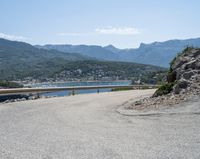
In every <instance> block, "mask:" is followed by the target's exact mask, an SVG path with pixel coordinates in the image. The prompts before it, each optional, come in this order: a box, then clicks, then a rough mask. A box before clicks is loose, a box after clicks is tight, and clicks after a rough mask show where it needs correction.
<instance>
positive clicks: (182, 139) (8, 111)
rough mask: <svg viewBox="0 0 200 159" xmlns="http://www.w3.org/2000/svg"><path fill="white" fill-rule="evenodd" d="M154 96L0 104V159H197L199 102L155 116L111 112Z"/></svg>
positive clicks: (132, 94) (133, 94)
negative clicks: (121, 106) (129, 103)
mask: <svg viewBox="0 0 200 159" xmlns="http://www.w3.org/2000/svg"><path fill="white" fill-rule="evenodd" d="M153 91H154V90H137V91H124V92H112V93H100V94H90V95H88V94H87V95H86V94H85V95H76V96H71V97H59V98H50V99H39V100H34V101H24V102H16V103H8V104H0V159H7V158H8V159H29V158H30V159H137V158H139V159H144V158H145V159H156V158H158V159H160V158H163V159H166V158H169V159H173V158H174V159H177V158H180V159H195V158H196V159H199V158H200V108H199V107H200V103H199V101H194V102H191V103H188V104H186V105H183V106H179V107H178V109H174V110H173V109H171V110H170V111H168V110H166V111H164V112H165V113H162V114H158V115H155V114H154V115H145V116H142V115H141V116H140V115H138V116H137V115H133V116H131V115H130V114H129V115H128V116H126V115H121V114H120V113H118V112H117V111H116V110H117V109H118V107H119V106H120V105H121V104H122V103H124V102H125V101H127V100H129V99H131V98H135V99H138V98H141V97H144V96H149V95H151V94H152V93H153ZM172 112H174V113H172Z"/></svg>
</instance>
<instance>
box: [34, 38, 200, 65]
mask: <svg viewBox="0 0 200 159" xmlns="http://www.w3.org/2000/svg"><path fill="white" fill-rule="evenodd" d="M186 46H194V47H200V38H195V39H186V40H168V41H164V42H153V43H150V44H145V43H141V44H140V46H139V48H135V49H118V48H116V47H114V46H113V45H108V46H105V47H102V46H97V45H50V44H49V45H44V46H41V45H36V47H37V48H40V49H41V48H42V49H47V50H57V51H60V52H67V53H69V52H70V53H79V54H81V55H86V56H88V57H92V58H96V59H98V60H108V61H125V62H137V63H142V64H151V65H156V66H162V67H169V62H170V61H171V60H172V59H173V58H174V57H175V56H176V54H177V53H179V52H181V51H182V50H183V49H184V48H185V47H186Z"/></svg>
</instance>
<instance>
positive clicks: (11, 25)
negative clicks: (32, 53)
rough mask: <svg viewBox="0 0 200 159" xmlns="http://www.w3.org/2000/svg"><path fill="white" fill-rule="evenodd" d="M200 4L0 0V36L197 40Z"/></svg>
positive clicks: (123, 42)
mask: <svg viewBox="0 0 200 159" xmlns="http://www.w3.org/2000/svg"><path fill="white" fill-rule="evenodd" d="M199 8H200V0H0V37H4V38H8V39H17V40H21V41H26V42H29V43H31V44H47V43H53V44H58V43H66V44H96V45H103V46H104V45H108V44H113V45H115V46H117V47H120V48H128V47H129V48H130V47H137V46H138V45H139V44H140V43H141V42H145V43H149V42H153V41H164V40H168V39H186V38H195V37H200V20H199V18H200V9H199Z"/></svg>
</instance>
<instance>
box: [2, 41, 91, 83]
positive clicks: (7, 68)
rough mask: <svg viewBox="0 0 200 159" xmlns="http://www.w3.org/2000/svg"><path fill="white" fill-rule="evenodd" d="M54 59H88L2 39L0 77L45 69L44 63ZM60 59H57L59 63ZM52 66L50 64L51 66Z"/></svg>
mask: <svg viewBox="0 0 200 159" xmlns="http://www.w3.org/2000/svg"><path fill="white" fill-rule="evenodd" d="M54 59H62V60H61V61H60V62H62V61H63V60H65V61H77V60H88V59H90V58H87V57H85V56H83V55H79V54H71V53H63V52H59V51H56V50H51V51H49V50H45V49H38V48H35V47H34V46H32V45H30V44H27V43H24V42H16V41H9V40H5V39H0V79H9V78H11V79H15V78H17V77H18V76H21V75H24V76H26V74H27V73H28V72H30V70H31V71H32V73H33V74H34V71H36V72H37V70H41V71H42V70H44V69H46V68H44V67H42V65H39V64H42V63H46V62H47V61H50V60H54ZM58 62H59V60H57V63H58ZM49 67H50V66H49Z"/></svg>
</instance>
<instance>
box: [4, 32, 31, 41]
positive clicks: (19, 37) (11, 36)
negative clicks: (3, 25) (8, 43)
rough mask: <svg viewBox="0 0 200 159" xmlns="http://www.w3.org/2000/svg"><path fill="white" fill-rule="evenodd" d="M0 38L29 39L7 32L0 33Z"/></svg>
mask: <svg viewBox="0 0 200 159" xmlns="http://www.w3.org/2000/svg"><path fill="white" fill-rule="evenodd" d="M0 38H3V39H7V40H19V41H24V40H28V39H29V38H27V37H24V36H16V35H9V34H4V33H0Z"/></svg>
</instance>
